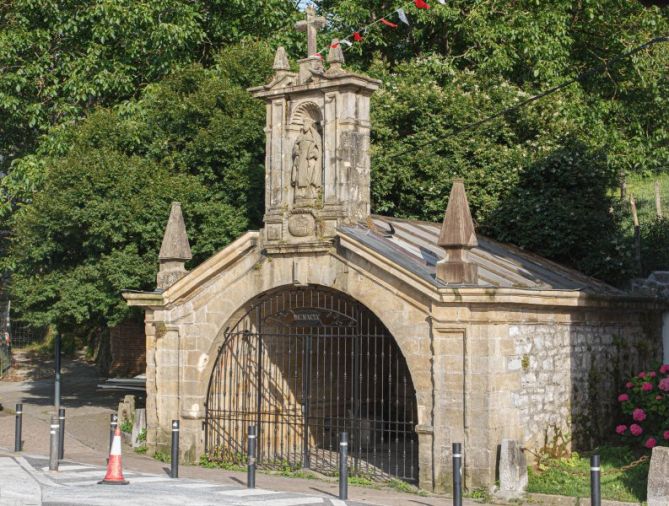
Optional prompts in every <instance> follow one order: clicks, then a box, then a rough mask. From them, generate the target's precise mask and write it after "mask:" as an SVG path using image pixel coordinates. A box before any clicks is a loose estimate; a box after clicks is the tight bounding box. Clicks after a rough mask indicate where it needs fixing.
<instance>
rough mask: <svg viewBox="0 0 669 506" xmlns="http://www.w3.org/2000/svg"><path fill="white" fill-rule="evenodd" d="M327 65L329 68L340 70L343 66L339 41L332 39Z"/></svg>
mask: <svg viewBox="0 0 669 506" xmlns="http://www.w3.org/2000/svg"><path fill="white" fill-rule="evenodd" d="M328 63H329V64H330V68H332V67H336V68H337V69H339V68H341V66H342V65H343V64H344V52H343V51H342V50H341V43H340V42H339V39H332V42H331V43H330V51H329V52H328Z"/></svg>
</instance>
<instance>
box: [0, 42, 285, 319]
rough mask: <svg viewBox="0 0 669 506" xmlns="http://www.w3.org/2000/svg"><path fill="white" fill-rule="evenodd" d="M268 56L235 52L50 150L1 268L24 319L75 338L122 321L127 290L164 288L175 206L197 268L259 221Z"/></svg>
mask: <svg viewBox="0 0 669 506" xmlns="http://www.w3.org/2000/svg"><path fill="white" fill-rule="evenodd" d="M271 57H272V53H271V51H270V50H269V48H268V46H267V45H266V44H245V45H244V46H243V47H242V46H230V47H228V48H226V49H225V50H223V51H222V52H220V53H219V55H217V57H216V64H214V65H213V66H212V67H211V68H209V69H204V68H203V67H202V66H201V65H192V66H189V67H188V68H184V69H182V70H179V71H176V72H174V73H173V74H171V75H170V76H169V77H168V78H166V79H164V80H163V81H162V82H161V83H159V84H153V85H149V86H147V87H146V88H145V90H144V91H143V92H142V94H141V96H140V97H139V98H138V99H136V100H131V101H128V102H125V103H123V104H121V105H119V106H117V107H115V108H112V109H104V108H100V109H97V110H96V111H94V112H93V113H91V114H90V115H89V117H88V118H86V119H85V120H83V121H82V122H81V123H79V124H77V125H74V126H71V127H68V128H63V129H61V130H60V131H59V132H58V135H55V136H52V137H51V138H50V142H48V143H45V144H43V145H42V146H41V151H40V157H41V160H42V162H43V163H44V165H45V167H48V170H45V171H44V176H43V181H42V183H41V185H40V190H39V191H37V192H35V194H34V196H33V198H32V199H31V202H30V203H27V204H24V205H22V206H21V207H20V208H19V209H18V210H17V211H16V212H15V213H14V215H13V217H12V235H11V238H10V245H9V251H8V255H6V257H5V258H4V259H3V264H4V266H5V267H8V268H10V269H11V270H12V272H13V275H12V282H11V292H12V295H13V297H14V301H15V305H16V308H17V310H18V312H19V313H20V314H21V315H22V318H23V319H24V320H25V321H28V322H30V323H32V324H35V325H44V324H47V323H50V324H55V325H57V326H58V328H59V329H60V330H67V331H72V330H73V329H77V328H80V327H86V328H90V327H91V326H93V327H98V326H104V325H107V324H113V323H115V322H118V321H120V320H121V319H122V318H123V317H125V316H126V315H127V314H128V308H127V307H126V306H125V303H124V302H123V300H122V299H121V298H120V291H121V290H122V289H124V288H140V289H153V288H154V287H155V274H156V270H157V266H158V263H157V252H158V250H159V249H160V241H161V239H162V233H163V230H164V227H165V223H166V221H167V216H168V212H169V205H170V202H171V201H172V200H180V201H181V202H182V203H183V210H184V214H185V219H186V222H187V226H188V233H189V237H190V240H191V244H192V250H193V254H194V259H193V264H194V265H196V264H197V263H199V262H201V261H202V260H203V259H205V258H207V257H208V256H210V255H211V254H213V253H214V252H215V251H217V250H218V249H220V248H221V247H222V246H224V245H225V244H227V243H228V242H230V241H231V240H232V239H234V238H236V237H238V236H239V235H240V234H242V233H243V232H244V231H245V230H247V229H248V228H249V227H255V226H257V225H258V224H259V221H260V217H261V215H262V206H261V202H262V201H263V199H262V193H261V192H262V180H263V174H264V168H263V161H264V133H263V124H264V121H263V118H264V108H263V106H262V104H261V103H260V102H257V101H255V100H254V99H252V98H251V97H250V96H249V94H248V93H247V92H246V90H245V88H246V87H247V86H248V85H249V84H250V83H251V82H253V83H254V84H255V83H256V82H257V80H258V79H260V80H262V79H264V78H265V75H266V74H267V72H269V71H271Z"/></svg>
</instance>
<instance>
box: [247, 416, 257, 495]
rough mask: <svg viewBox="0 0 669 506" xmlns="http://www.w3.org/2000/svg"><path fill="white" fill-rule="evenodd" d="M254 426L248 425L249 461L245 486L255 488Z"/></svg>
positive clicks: (255, 435)
mask: <svg viewBox="0 0 669 506" xmlns="http://www.w3.org/2000/svg"><path fill="white" fill-rule="evenodd" d="M257 440H258V435H257V434H256V426H255V425H249V448H248V450H249V463H248V468H247V470H246V487H247V488H256V442H257Z"/></svg>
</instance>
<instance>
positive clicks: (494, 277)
mask: <svg viewBox="0 0 669 506" xmlns="http://www.w3.org/2000/svg"><path fill="white" fill-rule="evenodd" d="M440 230H441V224H439V223H429V222H424V221H413V220H402V219H399V218H388V217H385V216H376V215H375V216H372V217H371V224H370V226H364V225H356V226H347V227H342V228H340V230H339V231H340V233H343V234H345V235H346V236H348V237H352V238H354V239H356V240H357V241H359V242H360V243H362V244H363V245H365V246H367V247H369V248H371V249H373V250H374V251H376V252H378V253H380V254H381V255H383V256H385V257H386V258H388V259H390V260H392V261H393V262H395V263H396V264H398V265H400V266H401V267H403V268H405V269H407V270H409V271H410V272H412V273H414V274H415V275H417V276H420V277H421V278H423V279H425V280H427V281H430V282H431V283H433V284H434V285H435V286H439V287H444V286H449V285H446V284H445V283H443V282H441V281H439V280H437V279H436V277H435V270H436V269H435V266H436V264H437V262H438V261H439V260H441V259H442V258H444V256H445V253H444V250H443V249H442V248H440V247H439V246H437V241H438V239H439V232H440ZM477 238H478V246H477V247H475V248H473V249H472V250H471V252H470V255H471V256H470V258H471V261H472V262H474V263H476V264H477V265H478V273H479V280H478V286H484V287H499V288H527V289H532V290H578V291H584V292H588V293H597V294H607V295H623V294H624V292H622V291H620V290H618V289H617V288H614V287H612V286H610V285H608V284H606V283H604V282H602V281H599V280H597V279H594V278H591V277H589V276H586V275H584V274H582V273H580V272H578V271H575V270H573V269H569V268H567V267H564V266H562V265H559V264H557V263H555V262H552V261H550V260H547V259H545V258H542V257H540V256H538V255H535V254H532V253H529V252H527V251H525V250H522V249H520V248H517V247H515V246H512V245H509V244H502V243H499V242H497V241H494V240H492V239H488V238H487V237H483V236H481V235H477Z"/></svg>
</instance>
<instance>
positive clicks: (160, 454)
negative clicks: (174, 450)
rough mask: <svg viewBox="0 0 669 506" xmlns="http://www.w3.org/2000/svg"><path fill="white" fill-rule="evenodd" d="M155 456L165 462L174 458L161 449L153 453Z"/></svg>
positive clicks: (159, 460)
mask: <svg viewBox="0 0 669 506" xmlns="http://www.w3.org/2000/svg"><path fill="white" fill-rule="evenodd" d="M153 458H154V459H156V460H157V461H158V462H165V463H168V462H170V461H171V460H172V458H171V457H170V456H169V455H168V454H167V453H165V452H161V451H160V450H159V451H157V452H156V453H154V454H153Z"/></svg>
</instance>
